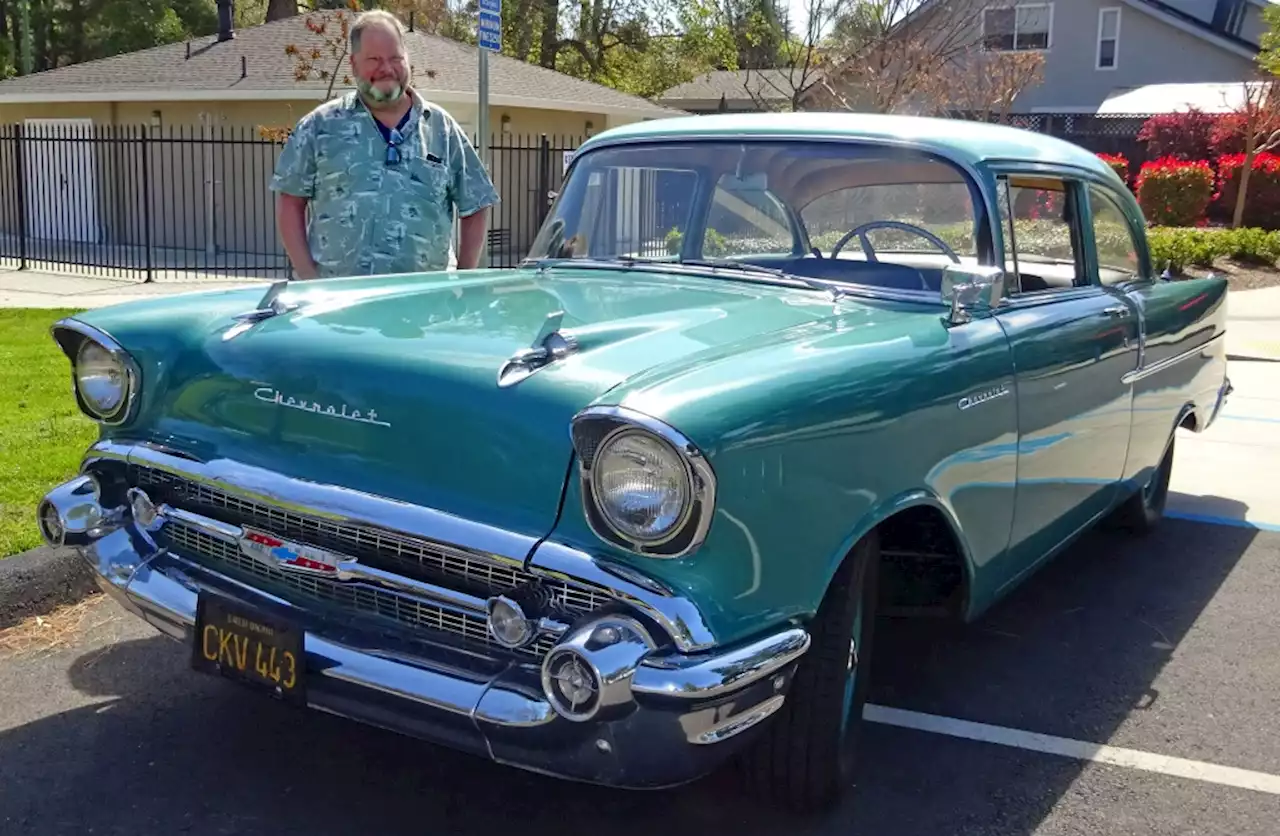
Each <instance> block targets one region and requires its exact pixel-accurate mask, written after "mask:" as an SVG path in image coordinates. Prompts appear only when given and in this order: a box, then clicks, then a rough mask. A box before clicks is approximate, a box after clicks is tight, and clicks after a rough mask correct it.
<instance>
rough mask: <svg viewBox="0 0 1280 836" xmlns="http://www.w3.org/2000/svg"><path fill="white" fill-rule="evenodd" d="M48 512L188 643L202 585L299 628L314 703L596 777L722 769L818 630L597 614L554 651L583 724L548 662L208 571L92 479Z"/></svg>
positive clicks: (563, 773)
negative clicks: (690, 625)
mask: <svg viewBox="0 0 1280 836" xmlns="http://www.w3.org/2000/svg"><path fill="white" fill-rule="evenodd" d="M38 516H39V518H40V528H41V532H42V534H44V536H45V538H46V540H48V541H50V542H53V543H55V544H58V545H61V544H66V545H71V546H75V547H77V548H78V549H79V551H80V553H81V554H82V555H83V556H84V558H85V560H86V561H87V562H88V563H89V565H90V566H91V567H92V569H93V571H94V572H95V574H96V576H97V582H98V585H99V586H100V587H101V588H102V589H103V590H104V591H105V592H107V593H108V594H109V595H111V596H112V597H113V598H114V599H115V600H116V601H117V602H119V603H120V604H121V605H123V606H124V607H125V608H127V609H128V610H130V611H131V612H133V613H134V614H135V615H137V616H139V617H141V618H143V619H145V620H146V621H147V622H149V623H150V624H151V625H152V626H154V627H155V628H156V629H158V630H159V631H161V632H162V633H164V634H166V635H168V636H170V637H172V638H174V639H177V640H179V641H182V642H185V643H188V645H190V644H191V643H192V642H193V641H194V625H195V620H196V609H197V600H198V597H199V596H200V595H217V596H225V597H226V598H228V599H232V600H234V601H236V602H238V603H240V604H243V605H247V606H250V607H254V608H258V609H259V610H261V611H262V612H264V613H265V614H267V615H271V616H275V617H276V618H283V619H286V620H289V621H291V622H293V623H295V624H297V625H298V626H299V628H300V629H301V630H302V631H303V633H304V648H305V655H306V668H307V678H308V685H307V691H306V701H307V704H308V706H310V707H312V708H315V709H318V710H322V711H327V712H330V713H334V714H338V715H341V716H344V717H347V718H350V719H353V720H357V721H360V722H364V723H368V724H370V725H375V726H379V727H382V728H386V729H390V730H392V731H396V732H400V733H403V734H407V735H411V736H414V737H418V738H421V739H425V740H429V741H432V742H436V743H440V744H443V745H446V746H451V747H453V748H457V749H461V750H463V751H468V752H471V753H474V754H477V755H481V756H485V757H489V758H491V759H493V760H494V761H497V762H499V763H504V764H508V765H512V766H517V767H521V768H525V769H531V770H534V771H538V772H543V773H548V774H552V775H557V776H560V777H565V778H572V779H577V780H583V781H589V782H593V783H600V784H606V785H611V786H620V787H633V788H655V787H663V786H670V785H674V784H679V783H683V782H686V781H689V780H692V779H694V778H697V777H699V776H701V775H703V774H705V773H707V772H708V771H711V770H712V769H714V768H715V767H716V766H717V765H719V764H720V763H721V762H723V761H724V760H726V759H727V758H728V757H729V756H731V755H732V754H733V753H734V752H735V751H737V750H739V749H740V748H741V747H742V746H744V745H746V744H747V743H748V742H749V741H750V739H751V738H752V737H753V735H751V734H744V732H748V731H749V730H753V729H757V728H758V727H759V725H760V724H761V722H762V721H764V720H765V719H767V718H768V717H769V716H770V715H772V714H773V713H774V712H776V711H777V710H778V709H779V708H780V707H781V706H782V704H783V700H784V699H785V697H786V693H787V690H788V688H789V686H790V683H791V678H792V674H793V672H794V668H795V664H796V662H797V660H798V659H799V658H800V657H801V656H802V655H803V654H804V652H805V651H806V650H807V649H808V646H809V636H808V634H807V632H806V631H804V630H803V629H800V628H794V627H793V628H788V629H783V630H780V631H778V632H775V633H772V634H770V635H767V636H765V637H763V638H760V639H757V640H754V641H750V642H747V643H744V644H740V645H736V646H732V647H720V648H715V649H710V650H702V651H698V652H694V653H681V652H679V651H678V650H654V649H652V648H651V647H650V646H647V645H644V644H640V643H637V642H630V643H628V642H626V641H623V642H617V643H614V644H612V645H608V646H600V644H599V642H597V641H593V640H592V639H593V637H594V636H598V633H593V631H594V630H596V628H597V627H598V626H599V624H598V623H596V622H598V621H599V619H593V618H591V617H588V618H587V619H584V620H583V622H582V623H577V624H574V625H572V626H571V627H570V629H569V630H567V631H566V632H565V633H564V634H563V636H561V637H560V639H559V641H558V643H557V644H556V645H555V647H553V648H552V650H551V651H550V653H549V654H548V656H547V659H550V658H551V657H552V656H553V655H554V654H555V653H556V651H557V650H558V649H562V648H563V649H566V650H569V649H570V648H571V649H572V650H573V651H574V652H576V653H578V654H579V658H581V659H584V660H585V661H586V662H587V663H588V664H589V665H590V666H591V668H592V669H594V671H595V672H596V673H597V674H598V675H599V676H600V679H601V684H602V687H601V689H600V694H601V701H600V706H599V708H598V709H597V711H596V713H595V715H594V716H593V717H591V718H590V719H588V720H586V721H582V720H580V719H579V720H571V719H566V716H563V715H562V714H561V713H558V712H557V711H556V709H555V707H553V705H552V704H551V701H550V699H549V697H548V692H549V691H548V689H549V687H550V686H549V685H548V684H547V683H546V682H545V681H544V676H543V674H542V672H541V670H540V669H539V666H538V665H536V664H532V665H531V664H522V663H520V662H518V661H500V660H495V659H485V658H478V657H476V656H475V655H474V654H468V653H464V652H461V651H459V650H455V649H453V648H450V647H446V646H440V645H434V644H431V645H428V644H425V643H423V642H420V641H414V640H413V637H396V636H395V635H394V634H392V633H386V632H376V633H375V632H370V631H364V630H362V628H358V627H353V626H352V625H351V624H349V623H338V622H337V620H335V619H332V618H326V617H325V616H324V614H322V613H320V612H317V611H313V610H310V609H307V608H303V607H300V606H298V605H295V604H292V603H290V602H287V601H285V600H283V599H281V598H279V597H276V596H274V595H271V594H268V593H266V592H263V591H262V590H259V589H256V588H253V587H251V586H248V585H246V584H244V583H242V582H240V581H238V580H236V579H233V578H231V577H229V576H226V575H223V574H220V573H218V572H215V571H212V570H210V569H209V568H207V567H205V566H201V565H199V564H197V563H195V562H193V561H191V560H188V559H185V558H183V557H182V556H180V555H178V554H175V553H172V552H170V551H167V550H165V549H163V548H157V547H156V545H155V542H154V540H153V539H152V538H151V537H150V536H149V534H148V532H147V530H146V529H144V528H143V527H141V526H139V525H137V524H135V522H134V521H133V520H132V519H130V515H129V511H128V507H127V506H123V507H121V508H116V509H104V508H102V507H101V506H100V505H99V503H98V496H97V491H96V489H95V486H94V483H93V480H91V479H89V478H88V477H85V476H81V477H78V478H76V479H74V480H71V481H70V482H67V483H66V484H64V485H62V486H60V487H58V488H56V489H54V490H53V491H51V492H50V493H49V494H48V496H46V498H45V501H43V502H42V503H41V505H40V510H39V512H38ZM605 618H606V619H607V618H609V616H605ZM613 618H614V622H613V623H617V618H616V614H615V616H613ZM624 620H625V619H624Z"/></svg>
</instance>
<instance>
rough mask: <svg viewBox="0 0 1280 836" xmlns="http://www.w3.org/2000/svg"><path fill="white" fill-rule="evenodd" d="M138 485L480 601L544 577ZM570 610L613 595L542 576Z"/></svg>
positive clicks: (186, 483)
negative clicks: (445, 587)
mask: <svg viewBox="0 0 1280 836" xmlns="http://www.w3.org/2000/svg"><path fill="white" fill-rule="evenodd" d="M133 470H134V476H133V479H132V481H133V483H134V484H136V485H137V486H138V487H141V488H144V489H146V490H147V492H148V493H149V494H150V495H151V497H152V499H154V500H156V501H158V502H168V503H169V504H171V505H173V506H174V507H177V508H182V509H184V510H188V511H193V512H197V513H200V512H204V513H206V514H207V515H208V516H211V517H214V518H216V519H219V520H222V521H223V522H228V523H233V524H237V525H249V526H253V527H255V528H260V529H262V530H264V531H269V532H271V533H272V534H275V535H276V536H278V537H282V538H285V539H287V540H295V541H297V542H301V543H307V544H309V545H314V546H317V547H320V548H326V549H330V550H332V551H336V552H339V553H342V554H346V555H349V556H351V557H355V558H358V559H359V560H360V561H361V562H362V563H365V564H367V565H369V566H373V567H376V568H379V569H384V570H386V571H388V572H395V573H398V574H401V575H404V576H406V577H410V578H416V579H418V580H423V581H427V582H429V583H436V584H440V585H442V586H447V587H449V588H453V589H458V590H460V591H465V592H469V593H471V594H474V595H478V596H480V597H488V596H489V595H494V594H502V593H504V592H508V591H510V590H511V589H514V588H515V587H517V586H520V585H522V584H525V583H529V582H531V581H534V580H538V579H537V578H536V576H535V575H532V574H530V573H529V572H526V571H524V570H523V569H521V568H520V567H518V566H512V565H504V564H502V563H500V562H497V561H495V560H487V559H485V558H483V557H480V556H477V555H474V554H471V553H469V552H466V551H463V550H461V549H456V548H451V547H449V546H447V545H444V544H441V543H435V542H432V541H428V540H423V539H419V538H415V537H410V536H407V535H404V534H399V533H396V532H390V531H383V530H379V529H375V528H372V527H367V526H360V525H353V524H349V523H337V522H333V521H331V520H325V519H320V518H317V517H311V516H307V515H303V514H299V513H296V512H293V511H286V510H284V509H282V508H278V507H275V506H271V505H266V504H264V503H260V502H254V501H252V500H246V499H241V498H240V497H237V496H233V495H231V494H229V493H227V492H225V491H222V490H219V489H217V488H214V487H211V486H209V485H205V484H201V483H198V482H193V481H191V480H188V479H183V478H181V477H179V476H174V475H173V474H170V473H167V472H165V471H163V470H157V469H154V468H147V467H135V468H133ZM541 583H542V584H543V585H544V586H546V587H547V588H549V589H550V590H551V591H552V592H553V593H554V594H555V596H556V597H557V598H558V599H559V600H560V602H561V604H562V606H563V607H564V608H565V609H566V610H568V611H569V612H571V613H574V614H584V613H588V612H592V611H594V610H597V609H599V608H600V607H603V606H605V605H606V604H608V603H610V602H611V601H612V600H613V598H612V596H610V595H609V593H608V592H606V591H605V590H603V589H601V588H598V587H591V586H587V585H581V586H577V585H571V584H567V583H564V582H560V581H549V580H546V579H542V580H541Z"/></svg>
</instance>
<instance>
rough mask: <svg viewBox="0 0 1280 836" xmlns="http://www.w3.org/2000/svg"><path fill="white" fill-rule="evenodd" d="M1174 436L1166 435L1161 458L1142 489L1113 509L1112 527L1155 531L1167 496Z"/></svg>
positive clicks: (1135, 531) (1139, 533)
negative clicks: (1167, 438)
mask: <svg viewBox="0 0 1280 836" xmlns="http://www.w3.org/2000/svg"><path fill="white" fill-rule="evenodd" d="M1173 448H1174V438H1173V437H1170V438H1169V446H1168V447H1167V448H1165V451H1164V458H1162V459H1161V460H1160V464H1159V466H1158V467H1156V471H1155V473H1153V474H1152V475H1151V479H1150V480H1149V481H1148V482H1147V484H1146V485H1144V486H1143V487H1142V490H1140V491H1138V492H1137V493H1135V494H1134V495H1133V496H1131V497H1129V498H1128V499H1126V500H1125V501H1124V504H1123V505H1121V506H1120V507H1119V508H1117V509H1116V511H1115V515H1114V526H1115V527H1116V528H1119V529H1122V530H1124V531H1127V532H1129V533H1130V534H1134V535H1136V536H1139V537H1145V536H1146V535H1148V534H1150V533H1151V532H1152V531H1154V530H1155V528H1156V526H1157V525H1158V524H1159V523H1160V520H1162V519H1163V518H1164V507H1165V503H1166V502H1167V501H1168V499H1169V477H1170V476H1172V475H1173Z"/></svg>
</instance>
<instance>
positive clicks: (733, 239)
mask: <svg viewBox="0 0 1280 836" xmlns="http://www.w3.org/2000/svg"><path fill="white" fill-rule="evenodd" d="M793 249H794V245H793V236H792V234H791V225H790V224H789V223H788V222H787V213H786V212H785V211H784V210H783V208H782V206H781V204H780V203H779V202H778V199H777V198H776V197H774V196H773V194H772V193H770V192H768V191H765V190H764V189H732V188H725V181H724V178H721V181H720V182H719V183H717V184H716V190H715V192H714V194H713V195H712V197H711V205H710V207H709V208H708V210H707V228H706V231H705V232H704V233H703V237H702V254H703V255H704V256H707V257H712V258H714V257H717V256H721V257H723V256H752V255H775V254H779V255H789V254H790V253H791V252H792V251H793Z"/></svg>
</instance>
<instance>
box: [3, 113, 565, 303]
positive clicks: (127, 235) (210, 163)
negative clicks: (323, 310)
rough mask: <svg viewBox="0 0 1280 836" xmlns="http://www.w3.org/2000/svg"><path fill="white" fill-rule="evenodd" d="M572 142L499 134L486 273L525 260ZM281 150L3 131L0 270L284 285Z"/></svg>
mask: <svg viewBox="0 0 1280 836" xmlns="http://www.w3.org/2000/svg"><path fill="white" fill-rule="evenodd" d="M579 144H580V143H579V141H577V140H575V139H574V138H570V137H549V136H545V135H543V136H514V135H511V134H498V135H495V136H494V137H493V139H492V141H491V145H490V150H491V156H490V159H491V165H490V175H491V176H492V178H493V181H494V185H495V186H496V187H497V188H498V192H499V195H500V196H501V199H502V200H501V203H500V204H499V205H498V206H497V207H496V208H495V209H494V210H493V211H492V213H491V214H490V217H489V224H488V226H489V241H488V246H489V259H490V264H491V265H493V266H512V265H514V264H516V263H517V262H518V261H519V260H520V259H521V258H522V257H523V256H524V253H525V252H526V251H527V249H528V247H529V245H530V244H531V243H532V241H533V237H534V235H535V234H536V233H537V230H538V227H539V225H540V224H541V222H542V219H543V218H544V217H545V214H546V212H547V209H548V207H549V201H548V200H547V195H548V194H549V193H550V192H552V191H554V190H556V189H558V188H559V185H560V182H561V180H562V178H563V176H564V167H565V162H566V154H567V153H571V152H572V151H573V150H574V149H575V148H577V146H578V145H579ZM282 149H283V146H282V145H281V144H280V143H279V142H276V141H273V140H271V139H264V138H262V137H261V136H259V135H258V132H257V131H256V130H255V129H252V128H235V127H232V128H228V127H216V128H201V127H199V126H182V125H178V126H172V127H167V128H163V129H161V128H152V127H149V126H141V125H138V126H135V125H126V126H100V125H91V124H84V125H77V124H70V125H68V124H67V123H66V121H65V120H58V121H57V122H50V123H43V124H42V123H41V122H39V121H38V120H30V121H28V122H27V123H25V124H21V125H3V126H0V264H3V265H5V266H9V267H19V268H22V269H27V268H31V269H50V270H67V269H72V270H74V271H75V272H78V273H86V274H89V275H94V276H101V277H104V278H116V279H130V280H141V281H183V280H192V279H225V280H236V279H245V278H278V277H286V276H289V275H290V266H289V260H288V258H287V257H286V255H285V252H284V248H283V246H282V245H281V244H280V239H279V236H278V235H277V232H276V221H275V199H274V194H273V193H272V192H271V191H270V190H269V188H268V184H269V182H270V179H271V174H272V172H273V171H274V169H275V164H276V160H277V159H278V158H279V156H280V152H281V150H282Z"/></svg>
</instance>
